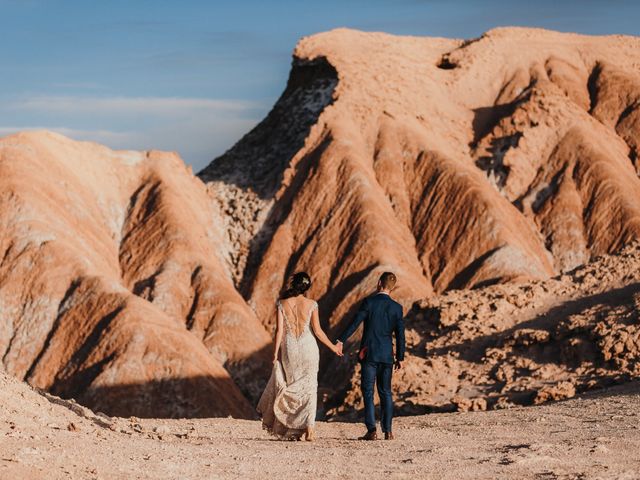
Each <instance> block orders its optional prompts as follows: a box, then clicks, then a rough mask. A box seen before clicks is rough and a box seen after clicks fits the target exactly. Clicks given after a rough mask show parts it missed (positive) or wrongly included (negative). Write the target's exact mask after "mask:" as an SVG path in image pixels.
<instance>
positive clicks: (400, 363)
mask: <svg viewBox="0 0 640 480" xmlns="http://www.w3.org/2000/svg"><path fill="white" fill-rule="evenodd" d="M401 368H402V362H401V361H400V360H396V363H394V364H393V369H394V370H400V369H401Z"/></svg>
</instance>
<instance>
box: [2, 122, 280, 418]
mask: <svg viewBox="0 0 640 480" xmlns="http://www.w3.org/2000/svg"><path fill="white" fill-rule="evenodd" d="M0 226H1V231H2V236H1V237H0V258H1V259H2V262H1V263H0V328H1V330H0V354H1V355H2V363H3V366H4V368H5V369H6V370H7V371H8V372H10V373H12V374H13V375H15V376H17V377H20V378H24V379H26V380H27V381H29V382H30V383H31V384H33V385H35V386H38V387H40V388H43V389H46V390H49V391H52V392H54V393H56V394H57V395H61V396H63V397H75V398H77V399H78V400H79V401H80V402H83V403H85V404H87V405H89V406H91V407H93V408H95V409H97V410H102V411H104V412H105V413H112V414H121V415H137V416H178V417H180V416H210V415H228V414H231V415H235V416H241V417H250V416H252V415H253V411H252V408H251V406H250V404H249V402H248V401H247V399H246V397H245V395H243V393H242V391H244V393H245V394H246V395H247V396H249V397H252V396H253V395H255V394H256V392H257V390H258V387H259V385H256V384H255V382H256V379H257V378H260V376H261V375H259V374H257V372H260V373H261V374H262V372H263V368H264V353H265V352H264V351H263V349H264V348H265V346H266V345H267V344H268V342H269V340H270V339H269V336H268V334H267V333H266V331H265V330H264V328H263V327H262V326H261V325H260V323H259V322H258V321H257V319H256V317H255V315H254V313H253V311H252V310H251V309H250V308H249V307H248V306H247V305H246V303H245V302H244V300H243V299H242V297H241V296H240V295H239V294H238V293H237V291H236V290H235V288H234V286H233V282H232V280H231V274H230V270H229V268H228V267H227V265H226V264H225V254H224V252H223V248H224V247H223V242H222V240H221V231H220V224H219V223H217V222H216V221H215V215H214V212H213V211H212V210H211V208H210V207H209V202H208V197H207V193H206V189H205V187H204V186H203V185H202V184H201V183H200V182H199V181H198V180H197V179H195V178H194V177H193V176H192V174H191V173H190V171H189V170H188V169H187V168H186V167H185V166H184V164H183V163H182V162H181V161H180V159H179V158H177V156H175V155H174V154H166V153H160V152H147V153H140V152H114V151H112V150H109V149H107V148H105V147H101V146H98V145H95V144H89V143H79V142H73V141H71V140H68V139H66V138H64V137H61V136H59V135H55V134H51V133H44V132H43V133H29V134H19V135H14V136H11V137H7V138H5V139H3V140H0ZM225 367H226V368H225ZM252 373H253V374H252ZM232 377H233V379H232ZM234 379H235V380H236V381H234ZM236 383H237V384H236ZM239 387H240V388H239ZM241 390H242V391H241Z"/></svg>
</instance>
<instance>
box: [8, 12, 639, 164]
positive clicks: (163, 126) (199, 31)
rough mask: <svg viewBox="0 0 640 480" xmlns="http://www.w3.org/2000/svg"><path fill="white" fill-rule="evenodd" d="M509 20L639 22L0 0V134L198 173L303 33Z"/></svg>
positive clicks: (555, 24)
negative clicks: (130, 155)
mask: <svg viewBox="0 0 640 480" xmlns="http://www.w3.org/2000/svg"><path fill="white" fill-rule="evenodd" d="M511 25H518V26H531V27H542V28H549V29H554V30H560V31H569V32H580V33H586V34H596V35H603V34H627V35H640V1H636V0H629V1H624V0H608V1H596V0H536V1H535V2H534V1H531V0H528V1H519V0H511V1H504V0H448V1H447V0H386V1H385V0H367V1H364V0H342V1H339V0H322V1H308V0H297V1H294V0H236V1H221V0H220V1H217V0H208V1H205V0H173V1H168V0H0V136H4V135H7V134H10V133H13V132H15V131H19V130H30V129H48V130H53V131H56V132H59V133H62V134H64V135H67V136H69V137H71V138H75V139H78V140H91V141H96V142H99V143H103V144H105V145H107V146H109V147H112V148H118V149H136V150H148V149H160V150H170V151H177V152H178V153H179V154H180V155H181V156H182V158H183V159H184V160H185V161H186V162H187V163H189V164H191V165H192V166H193V169H194V171H196V172H197V171H199V170H200V169H201V168H203V167H204V166H206V165H207V164H208V163H209V162H210V161H211V160H212V159H213V158H215V157H216V156H218V155H220V154H222V153H224V151H226V150H227V149H228V148H229V147H231V146H232V145H233V144H234V143H235V142H236V141H238V140H239V139H240V138H241V137H242V135H243V134H245V133H246V132H248V131H249V130H250V129H251V128H252V127H253V126H255V125H256V124H257V123H258V122H259V121H260V120H261V119H262V118H264V116H265V115H266V114H267V113H268V111H269V110H270V109H271V107H272V106H273V104H274V103H275V101H276V100H277V98H278V97H279V95H280V94H281V93H282V91H283V90H284V87H285V84H286V80H287V76H288V72H289V68H290V64H291V52H292V50H293V48H294V46H295V44H296V42H297V41H298V39H300V38H301V37H303V36H306V35H311V34H313V33H317V32H321V31H325V30H330V29H333V28H338V27H348V28H355V29H359V30H366V31H385V32H389V33H395V34H400V35H420V36H441V37H453V38H474V37H477V36H479V35H481V34H482V33H483V32H485V31H487V30H489V29H491V28H494V27H498V26H511Z"/></svg>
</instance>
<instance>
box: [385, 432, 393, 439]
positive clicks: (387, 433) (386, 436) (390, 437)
mask: <svg viewBox="0 0 640 480" xmlns="http://www.w3.org/2000/svg"><path fill="white" fill-rule="evenodd" d="M395 438H396V437H394V436H393V432H384V439H385V440H394V439H395Z"/></svg>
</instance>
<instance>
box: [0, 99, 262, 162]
mask: <svg viewBox="0 0 640 480" xmlns="http://www.w3.org/2000/svg"><path fill="white" fill-rule="evenodd" d="M264 111H265V109H264V107H263V106H261V105H259V104H256V103H253V102H248V101H243V100H226V99H208V98H178V97H121V96H115V97H91V96H34V97H29V98H24V99H19V100H14V101H11V102H7V103H5V104H4V105H3V104H2V103H0V118H11V119H13V120H12V123H11V125H9V126H2V125H0V135H8V134H10V133H15V132H17V131H21V130H51V131H54V132H57V133H60V134H62V135H65V136H68V137H70V138H73V139H76V140H89V141H94V142H98V143H103V144H105V145H106V146H108V147H110V148H114V149H124V150H152V149H155V150H170V151H176V152H178V153H179V154H180V155H181V156H182V158H183V159H184V160H185V161H186V162H187V163H190V164H191V165H192V166H193V169H194V171H199V170H200V169H201V168H203V167H205V166H206V165H207V164H208V163H209V162H210V161H211V160H212V159H213V158H215V157H216V156H217V155H219V154H221V153H223V152H224V151H225V150H226V149H227V148H229V147H231V146H232V145H233V144H234V143H235V142H236V141H238V140H239V139H240V138H241V137H242V135H244V134H245V133H246V132H248V131H249V130H250V129H251V128H252V127H253V126H254V125H255V124H256V123H257V122H258V121H259V119H260V117H262V116H263V115H264V113H265V112H264ZM16 125H23V126H22V127H21V126H16Z"/></svg>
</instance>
